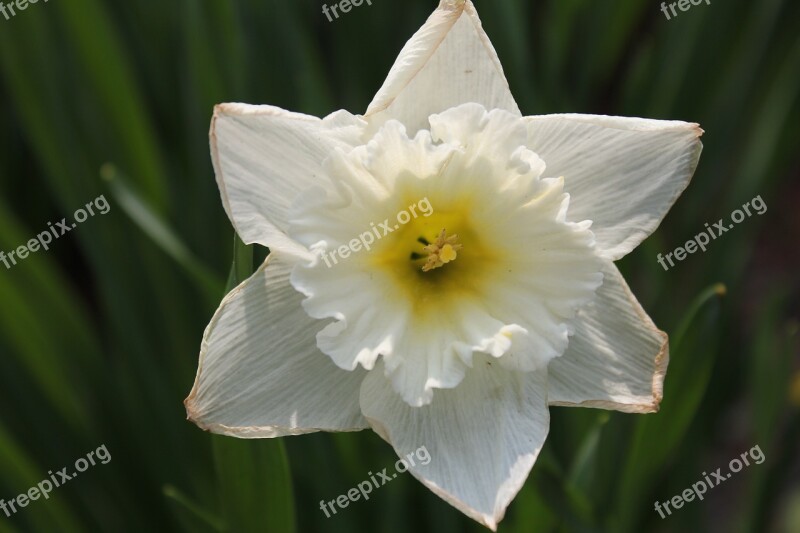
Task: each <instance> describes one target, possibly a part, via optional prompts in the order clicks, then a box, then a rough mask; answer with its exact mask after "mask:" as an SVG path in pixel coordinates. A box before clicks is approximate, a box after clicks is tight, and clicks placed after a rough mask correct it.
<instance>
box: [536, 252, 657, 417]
mask: <svg viewBox="0 0 800 533" xmlns="http://www.w3.org/2000/svg"><path fill="white" fill-rule="evenodd" d="M575 322H576V326H575V335H574V336H573V337H571V338H570V341H569V347H568V348H567V351H566V352H564V355H562V356H561V357H559V358H558V359H554V360H553V361H551V362H550V366H549V371H550V378H549V395H548V399H549V401H550V405H566V406H580V407H598V408H602V409H616V410H618V411H624V412H629V413H650V412H655V411H657V410H658V404H659V403H660V402H661V397H662V391H663V385H664V375H665V374H666V371H667V363H668V362H669V351H668V343H667V334H666V333H664V332H663V331H660V330H659V329H658V328H657V327H656V326H655V324H653V321H652V320H650V317H649V316H647V313H646V312H645V310H644V309H642V306H641V305H639V302H638V301H637V300H636V297H635V296H634V295H633V294H632V293H631V291H630V289H629V288H628V285H627V284H626V283H625V279H624V278H623V277H622V274H620V272H619V270H617V267H616V266H615V265H614V264H612V263H608V264H607V265H606V268H605V270H604V280H603V285H602V286H601V287H600V288H599V289H597V298H596V299H595V301H594V302H593V303H592V304H589V305H588V306H586V307H585V308H584V309H582V310H580V311H579V312H578V317H577V319H576V321H575Z"/></svg>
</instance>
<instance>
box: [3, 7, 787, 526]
mask: <svg viewBox="0 0 800 533" xmlns="http://www.w3.org/2000/svg"><path fill="white" fill-rule="evenodd" d="M475 1H476V4H477V8H478V10H479V12H480V14H481V17H482V19H483V22H484V27H485V29H486V31H487V33H488V34H489V36H490V38H491V39H492V40H493V42H494V44H495V46H496V48H497V50H498V53H499V55H500V58H501V61H502V62H503V64H504V66H505V69H506V73H507V76H508V79H509V82H510V85H511V89H512V92H513V93H514V94H515V96H516V97H517V100H518V102H519V104H520V108H521V109H522V111H523V112H524V113H525V114H543V113H554V112H580V113H601V114H614V115H629V116H643V117H650V118H664V119H681V120H688V121H694V122H699V123H700V124H701V125H702V127H703V128H704V129H705V131H706V135H705V136H704V138H703V140H704V143H705V151H704V153H703V156H702V159H701V163H700V167H699V169H698V172H697V174H696V176H695V178H694V180H693V182H692V184H691V186H690V187H689V189H688V190H687V192H686V193H685V194H684V196H683V197H682V198H681V199H680V200H679V201H678V203H677V204H676V206H675V207H674V208H673V210H672V211H671V212H670V214H669V215H668V216H667V218H666V220H665V222H664V224H663V225H662V227H661V228H660V229H659V230H658V232H657V233H656V234H655V235H654V236H652V237H651V238H650V239H648V240H647V241H646V242H645V243H644V244H643V245H642V246H641V247H640V248H639V249H637V250H636V251H635V252H634V253H632V254H631V255H630V256H628V257H627V258H625V259H624V260H623V261H622V262H621V268H622V269H623V272H624V273H625V274H626V277H627V279H628V280H629V283H630V284H631V286H632V288H633V290H634V292H635V293H636V294H637V296H638V297H639V298H640V300H641V301H642V303H643V305H644V306H645V308H646V309H648V311H649V312H650V313H651V315H652V317H653V319H654V320H655V322H656V323H657V324H658V325H659V326H660V327H661V328H662V329H665V330H666V331H668V332H669V333H670V334H671V335H672V350H671V365H670V369H669V372H668V376H667V383H666V395H665V399H664V402H663V405H662V410H661V412H660V413H659V414H657V415H642V416H640V415H625V414H621V413H606V412H603V411H596V410H588V409H569V408H555V409H553V417H552V418H553V424H552V430H551V436H550V438H549V440H548V441H547V444H546V447H545V450H544V451H543V453H542V457H541V458H540V460H539V462H538V464H537V465H536V466H535V467H534V470H533V473H532V475H531V477H530V478H529V480H528V482H527V484H526V485H525V487H524V488H523V490H522V491H521V493H520V494H519V496H518V497H517V499H516V501H515V502H514V503H513V504H512V505H511V507H510V508H509V512H508V516H507V517H506V519H505V521H504V522H503V523H502V524H501V526H500V531H502V532H509V533H512V532H519V533H522V532H526V533H527V532H531V531H540V532H555V531H581V532H582V531H586V532H593V531H598V532H599V531H614V532H617V531H623V532H625V531H630V532H634V531H737V532H756V531H784V532H789V531H792V532H797V531H800V523H798V517H799V516H800V512H799V511H798V506H800V495H799V494H800V462H798V454H797V450H798V449H800V442H798V438H799V435H800V416H799V415H798V411H799V410H800V406H798V405H792V404H791V403H790V402H789V393H788V390H789V386H790V382H791V380H792V379H793V376H795V378H794V379H795V380H796V379H797V378H796V376H797V374H798V372H799V371H800V361H798V341H797V332H798V315H800V306H799V305H798V304H799V303H800V298H798V294H799V293H800V284H799V283H798V275H797V272H798V271H799V270H800V269H799V268H798V267H799V266H800V260H798V255H799V254H800V251H798V245H797V244H798V237H799V236H800V216H798V211H797V205H798V203H800V180H798V174H800V158H799V157H798V156H799V154H798V150H797V145H798V140H800V139H798V134H800V129H798V127H797V124H798V120H800V106H799V105H798V99H797V95H798V93H800V31H798V30H800V4H798V3H797V2H790V1H789V0H762V1H760V2H753V1H747V0H728V1H726V2H724V3H723V2H717V1H714V2H712V4H711V5H706V4H705V3H703V4H701V5H700V6H697V7H694V8H692V9H691V10H690V11H688V12H685V13H680V15H679V16H678V17H677V18H673V19H672V20H669V21H667V20H666V18H665V17H664V16H663V14H662V13H661V11H660V7H659V4H658V3H657V2H644V1H639V0H637V1H633V0H631V1H617V2H611V1H608V0H606V1H597V0H594V1H589V0H559V1H556V0H549V1H534V2H529V1H526V0H502V1H493V2H492V1H489V0H475ZM434 4H435V2H434V0H424V1H423V0H404V1H403V2H402V3H401V2H389V1H388V0H373V3H372V6H371V7H366V6H362V7H361V8H359V9H356V10H353V11H352V12H350V13H348V14H347V15H345V16H343V17H341V18H340V19H338V20H335V21H333V22H328V21H327V19H326V18H325V17H324V15H323V14H322V12H321V5H322V2H312V1H309V0H304V1H298V0H291V1H290V0H259V1H255V0H207V1H204V2H202V1H199V0H175V1H173V2H155V1H144V2H123V1H111V0H107V1H106V2H101V1H99V0H69V1H61V0H57V1H54V2H49V3H42V2H40V3H38V4H36V5H31V6H30V8H29V9H28V10H26V11H24V12H20V13H19V14H18V15H17V16H15V17H14V18H12V19H11V20H8V21H6V20H4V19H3V18H0V76H1V77H0V80H2V83H0V109H2V115H3V117H4V121H3V123H4V127H3V128H2V129H1V130H0V250H6V251H8V250H11V249H13V248H16V247H17V246H19V245H21V244H24V243H25V242H27V241H28V239H30V238H31V237H33V236H34V235H36V234H37V233H38V232H40V231H42V230H44V229H45V228H46V225H45V224H46V222H47V221H56V220H60V219H61V217H62V216H67V215H71V213H72V212H73V211H74V210H75V209H76V208H78V207H80V206H83V205H84V204H85V203H86V202H88V201H91V200H92V199H94V198H95V197H97V196H99V195H101V194H106V195H107V197H108V198H109V199H110V200H111V202H112V210H111V212H110V213H109V214H108V215H106V216H102V217H95V218H92V219H90V220H89V221H87V222H86V223H85V224H83V225H81V226H80V229H79V230H76V231H74V232H72V233H70V234H69V235H68V236H65V237H63V238H61V239H59V240H57V241H55V242H54V244H53V245H52V250H51V251H50V252H49V253H41V252H40V253H37V254H34V255H33V256H31V257H30V258H28V259H26V260H25V261H24V262H23V263H21V264H20V265H17V266H16V267H14V268H13V269H11V270H5V269H3V268H0V406H1V407H0V472H2V475H0V497H2V498H5V499H6V500H8V499H11V498H13V497H14V496H15V495H17V494H19V493H22V492H23V491H27V489H28V488H29V487H31V486H34V485H35V484H36V483H38V481H39V480H41V479H43V478H45V477H46V472H47V471H48V470H57V469H60V468H61V467H63V466H64V465H71V464H73V463H74V461H75V459H76V458H78V457H81V456H83V455H85V454H86V453H87V452H88V451H90V450H93V449H95V448H97V447H98V446H99V445H101V444H106V446H107V448H108V450H109V451H110V453H111V455H112V457H113V460H112V461H111V462H110V463H109V464H108V465H101V466H97V467H93V468H92V469H91V470H89V471H88V472H86V473H84V474H82V475H80V476H79V477H77V478H76V479H74V480H72V481H70V482H69V484H67V485H66V486H64V487H62V488H59V489H56V490H55V491H54V492H53V493H52V495H51V498H50V499H49V500H47V501H41V500H40V501H36V502H32V503H31V505H30V506H28V507H27V508H25V509H22V510H21V512H19V513H17V514H16V515H14V516H13V518H11V519H7V518H6V517H5V516H2V515H0V532H7V531H8V532H17V531H19V532H22V531H35V532H50V531H64V532H73V531H75V532H77V531H115V532H117V531H119V532H122V531H236V532H240V531H244V532H248V531H276V532H281V533H283V532H288V531H291V530H297V531H301V532H306V531H348V532H349V531H380V532H386V533H394V532H404V531H410V530H413V531H430V532H437V533H450V532H461V531H481V530H482V528H481V527H480V526H478V525H476V524H474V523H472V522H471V521H470V520H469V519H467V518H465V517H464V516H462V515H461V514H460V513H459V512H457V511H455V510H454V509H452V508H450V507H449V506H448V505H447V504H445V503H443V502H442V501H440V500H439V499H438V498H437V497H436V496H434V495H433V494H432V493H430V492H429V491H428V490H427V489H425V488H424V487H422V485H420V484H419V483H417V482H416V481H414V480H413V479H412V478H411V476H401V477H400V478H398V479H397V480H396V481H395V482H394V483H392V484H391V485H389V486H387V487H385V488H384V489H382V490H381V491H380V492H379V493H376V494H374V495H373V497H372V499H370V501H369V502H359V503H358V504H354V505H353V506H351V507H350V508H348V509H346V510H345V511H342V512H340V513H339V514H338V515H336V516H335V517H333V518H331V519H326V518H325V516H324V514H323V513H322V512H321V511H320V510H319V501H320V500H322V499H332V498H334V497H335V496H336V495H338V494H341V493H343V492H346V490H347V489H349V488H350V487H353V486H355V485H356V484H357V483H358V482H360V481H362V480H363V479H365V478H366V477H367V472H368V471H370V470H372V471H375V470H376V469H377V470H380V469H382V468H383V467H385V466H389V465H391V464H392V463H393V462H394V459H393V453H392V451H391V449H390V447H389V446H387V445H385V444H384V443H383V442H382V441H381V440H380V439H379V438H378V437H377V436H376V435H374V434H372V433H371V432H361V433H357V434H336V435H328V434H319V435H311V436H303V437H292V438H287V439H283V440H280V441H264V442H245V441H232V439H222V438H218V437H211V436H210V435H208V434H205V433H203V432H202V431H200V430H199V429H197V428H196V427H194V426H193V425H191V424H189V423H188V422H186V421H185V412H184V410H183V405H182V400H183V398H184V397H185V396H186V394H187V393H188V391H189V389H190V387H191V383H192V379H193V376H194V372H195V369H196V363H197V353H198V351H199V343H200V338H201V335H202V331H203V328H204V327H205V325H206V323H207V321H208V320H209V318H210V317H211V315H212V313H213V311H214V306H215V305H216V303H218V301H219V300H221V298H222V296H223V294H224V289H225V286H226V280H228V279H229V268H230V262H231V254H230V252H231V242H232V240H233V232H232V229H231V226H230V223H229V222H228V221H227V219H226V217H225V215H224V213H223V210H222V207H221V204H220V201H219V194H218V191H217V187H216V184H215V181H214V177H213V170H212V168H211V163H210V157H209V154H208V140H207V131H208V123H209V120H210V116H211V108H212V106H213V105H214V104H215V103H218V102H225V101H244V102H249V103H269V104H273V105H278V106H281V107H285V108H288V109H291V110H296V111H301V112H305V113H309V114H316V115H324V114H327V113H329V112H332V111H334V110H336V109H338V108H345V109H349V110H351V111H353V112H362V111H363V110H364V109H366V106H367V104H368V103H369V100H370V99H371V96H372V95H373V94H374V92H375V91H376V90H377V89H378V87H379V86H380V84H381V82H382V80H383V77H384V76H385V74H386V73H387V72H388V69H389V67H390V66H391V64H392V62H393V60H394V58H395V56H396V54H397V52H398V51H399V50H400V47H401V46H402V44H403V43H404V42H405V40H406V39H408V38H409V37H410V36H411V34H412V33H413V32H414V31H415V30H416V29H417V28H418V27H419V26H420V25H421V24H422V23H423V21H424V20H425V18H426V17H427V15H428V14H429V13H430V12H431V11H432V9H433V8H434V7H435V5H434ZM107 163H108V164H110V166H105V167H104V166H103V165H105V164H107ZM101 168H103V169H104V172H103V174H104V175H105V177H107V178H110V179H109V180H106V181H104V180H102V179H101V178H100V175H101ZM756 195H761V197H762V198H763V199H764V201H765V202H766V203H767V205H768V206H769V209H768V212H767V213H766V214H764V215H763V216H756V217H753V218H750V219H748V220H747V222H746V223H743V224H741V225H739V226H737V227H736V228H735V229H734V230H733V231H731V232H729V233H728V234H726V235H724V236H722V237H720V239H719V240H716V241H714V242H712V243H711V245H710V246H709V249H708V251H707V252H706V253H705V254H701V255H697V254H695V255H693V256H690V257H689V258H688V259H686V260H685V261H683V262H681V263H678V264H677V265H676V266H675V267H674V268H672V269H670V270H669V271H668V272H664V271H663V270H662V269H661V267H660V266H659V265H658V264H657V263H656V260H655V257H656V254H657V253H659V252H661V253H666V252H668V251H671V250H672V249H674V248H675V247H677V246H680V245H682V244H683V243H684V242H685V241H686V240H688V239H690V238H691V237H693V236H694V235H695V234H696V233H698V232H700V231H702V230H703V227H704V223H706V222H710V223H713V222H714V221H716V220H717V219H719V218H723V217H728V216H729V214H730V212H731V211H732V210H734V209H736V208H738V207H739V206H741V205H742V204H743V203H745V202H747V201H748V200H750V199H751V198H752V197H754V196H756ZM235 249H236V250H237V253H236V255H237V257H238V261H237V264H236V269H235V270H236V271H234V272H233V273H230V279H232V280H236V279H239V278H240V277H241V276H242V275H246V273H247V272H249V271H250V270H251V269H252V266H253V258H252V255H253V254H252V250H250V251H248V250H246V249H244V250H243V249H242V247H241V246H237V247H236V248H235ZM256 255H257V256H260V257H263V251H258V253H257V254H256ZM237 271H238V273H237ZM717 283H723V284H724V285H725V286H726V287H727V296H725V297H721V296H720V294H719V291H718V290H717V289H718V287H716V284H717ZM709 287H711V289H709ZM679 331H680V333H679ZM676 336H678V337H680V338H679V339H676ZM795 386H797V385H795ZM756 444H758V445H759V446H760V447H761V449H762V450H763V451H764V454H765V456H766V460H765V462H764V463H763V464H761V465H755V466H751V467H749V468H746V469H745V470H743V471H742V472H741V473H739V474H738V475H736V476H735V477H734V478H732V479H730V480H728V481H727V482H726V483H725V485H724V486H722V487H719V488H716V489H715V490H713V491H710V493H709V494H708V495H707V497H706V499H705V500H704V501H703V502H692V503H690V504H687V505H686V506H685V507H684V508H683V509H681V510H680V511H677V512H676V513H674V514H673V515H672V516H670V517H669V518H668V519H666V520H662V519H660V518H659V516H658V514H657V513H656V512H655V511H654V510H653V502H654V501H655V500H660V501H665V500H667V499H669V498H670V497H672V496H673V495H675V494H679V493H680V492H681V491H682V490H683V489H685V488H687V487H689V486H690V485H691V484H692V483H694V482H695V481H697V480H698V479H700V478H701V472H704V471H711V470H714V469H716V468H717V467H718V466H724V465H727V463H728V461H729V460H730V459H731V458H734V457H737V456H738V455H739V454H740V453H741V452H743V451H746V450H749V449H750V448H751V447H753V446H755V445H756ZM287 454H288V459H289V460H288V463H287V461H286V455H287ZM792 521H793V522H792Z"/></svg>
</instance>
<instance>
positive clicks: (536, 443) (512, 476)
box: [361, 357, 550, 530]
mask: <svg viewBox="0 0 800 533" xmlns="http://www.w3.org/2000/svg"><path fill="white" fill-rule="evenodd" d="M546 389H547V374H546V371H545V370H544V369H543V370H540V371H536V372H530V373H521V372H513V371H509V370H506V369H504V368H502V367H501V366H500V365H498V364H496V363H492V361H491V358H486V357H481V358H478V357H476V358H475V366H474V367H473V368H472V369H470V370H468V371H467V376H466V377H465V378H464V381H463V382H462V383H461V384H460V385H459V386H458V387H456V388H455V389H447V390H439V391H436V394H435V396H434V398H433V403H432V404H430V405H427V406H425V407H410V406H409V405H408V404H406V403H405V402H404V401H403V400H402V398H401V397H400V396H399V395H398V394H397V393H395V392H394V390H393V389H392V386H391V384H390V383H389V381H388V380H387V378H386V377H385V376H384V374H383V369H382V368H381V365H377V366H376V369H375V370H373V371H372V372H370V373H369V375H368V376H367V378H366V379H365V380H364V384H363V386H362V389H361V408H362V410H363V411H364V416H366V417H367V419H368V420H369V423H370V425H372V428H373V429H374V430H375V431H376V432H377V433H378V434H379V435H380V436H381V437H382V438H383V439H384V440H386V441H387V442H389V443H390V444H391V445H392V446H393V447H394V449H395V451H396V452H397V455H398V456H399V457H401V458H403V457H407V456H408V454H410V453H413V452H414V451H415V450H418V449H419V448H420V447H423V446H424V447H425V448H426V449H427V451H428V453H429V455H430V462H429V463H428V464H427V465H422V464H416V465H414V466H411V467H410V471H411V473H412V474H413V475H414V477H416V478H417V479H419V480H420V481H421V482H422V483H423V484H425V485H426V486H427V487H428V488H429V489H431V490H432V491H433V492H435V493H436V494H437V495H438V496H440V497H441V498H443V499H444V500H445V501H447V502H448V503H449V504H450V505H452V506H454V507H456V508H457V509H458V510H460V511H462V512H463V513H465V514H466V515H468V516H470V517H471V518H473V519H475V520H477V521H478V522H480V523H482V524H484V525H485V526H487V527H489V528H491V529H492V530H495V529H496V528H497V523H498V522H499V521H500V520H501V519H502V518H503V515H504V514H505V510H506V507H507V506H508V504H509V503H510V502H511V500H512V499H513V498H514V496H515V495H516V494H517V492H518V491H519V489H520V488H521V487H522V485H523V483H524V482H525V479H526V478H527V477H528V473H529V472H530V469H531V467H532V466H533V463H534V462H535V461H536V457H537V456H538V455H539V451H540V450H541V449H542V445H543V443H544V440H545V437H546V436H547V432H548V429H549V423H550V416H549V413H548V410H547V402H546Z"/></svg>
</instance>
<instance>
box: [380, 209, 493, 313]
mask: <svg viewBox="0 0 800 533" xmlns="http://www.w3.org/2000/svg"><path fill="white" fill-rule="evenodd" d="M432 203H433V205H434V208H435V209H436V210H435V212H433V213H432V214H430V215H429V216H427V217H426V216H418V217H416V218H412V219H411V220H410V221H409V222H408V223H407V224H404V225H402V226H400V227H399V228H398V229H397V230H395V231H394V232H392V233H391V234H390V235H387V236H386V237H384V238H383V239H382V240H381V241H380V243H379V244H378V246H377V247H376V248H375V250H374V253H373V254H372V256H371V259H370V261H371V262H372V265H373V267H374V268H375V269H376V270H380V271H382V272H386V273H388V274H389V277H390V279H391V280H392V281H393V282H394V283H395V284H396V285H397V286H398V288H400V290H401V291H402V292H404V293H406V295H407V297H409V298H410V299H411V301H412V302H413V303H414V307H415V310H416V311H418V312H424V311H425V310H430V309H438V311H441V309H442V307H444V306H446V305H449V304H452V303H454V302H455V301H456V300H458V299H460V298H465V297H470V296H479V295H480V290H481V287H482V285H483V283H482V281H484V280H486V279H489V278H488V276H491V275H492V274H491V270H492V267H496V266H497V265H498V264H499V261H498V259H499V258H498V257H497V254H496V253H492V252H490V248H489V246H488V244H490V243H487V242H486V241H485V240H484V239H483V238H481V235H480V234H479V231H478V228H476V227H475V226H474V225H473V224H472V222H471V217H470V214H471V213H473V211H472V206H473V202H466V201H460V202H453V203H451V204H450V205H445V203H444V202H443V203H442V204H440V205H441V207H437V204H436V203H435V202H434V201H433V200H432ZM406 205H408V204H406ZM492 248H493V247H492Z"/></svg>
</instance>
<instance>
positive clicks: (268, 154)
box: [210, 104, 364, 257]
mask: <svg viewBox="0 0 800 533" xmlns="http://www.w3.org/2000/svg"><path fill="white" fill-rule="evenodd" d="M363 128H364V122H363V121H362V120H360V119H358V118H356V117H355V116H353V115H351V114H349V113H347V112H345V111H339V112H337V113H334V114H332V115H329V116H328V117H326V118H324V119H319V118H317V117H312V116H308V115H302V114H300V113H291V112H289V111H285V110H283V109H280V108H277V107H272V106H266V105H264V106H252V105H246V104H221V105H218V106H216V107H215V108H214V118H213V119H212V122H211V133H210V136H211V155H212V158H213V160H214V170H215V171H216V175H217V183H218V185H219V190H220V193H221V195H222V203H223V205H224V206H225V211H226V212H227V213H228V217H229V218H230V219H231V222H232V223H233V225H234V227H235V228H236V231H237V233H239V236H240V237H241V238H242V240H243V241H244V242H245V243H247V244H252V243H259V244H262V245H264V246H268V247H270V248H271V249H273V250H285V251H287V252H288V253H291V254H293V255H297V256H301V257H307V253H306V252H305V248H304V247H302V246H300V245H299V244H298V243H296V242H294V241H293V240H292V239H290V238H289V237H288V236H287V235H286V231H287V226H288V224H287V215H288V211H289V208H290V206H291V204H292V202H293V201H294V199H295V198H296V197H297V195H298V194H299V193H300V192H303V191H305V190H308V189H309V188H311V187H312V186H314V185H323V186H324V185H325V180H323V179H322V176H324V172H323V169H322V162H323V160H324V159H325V158H326V157H327V156H328V155H329V154H330V153H331V152H332V151H333V150H334V149H336V148H343V149H345V150H351V149H352V148H353V147H355V146H357V145H359V144H361V140H360V139H361V134H362V132H363Z"/></svg>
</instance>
